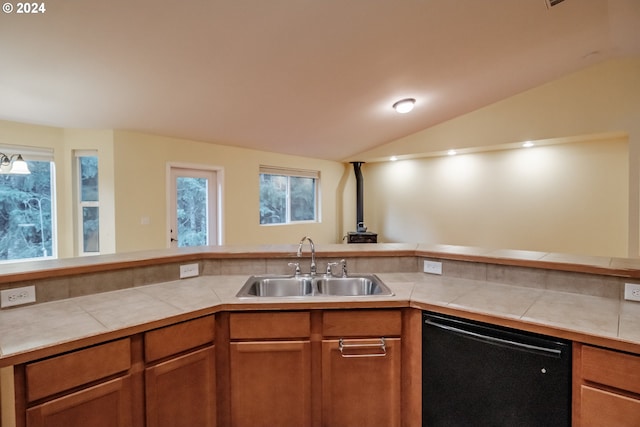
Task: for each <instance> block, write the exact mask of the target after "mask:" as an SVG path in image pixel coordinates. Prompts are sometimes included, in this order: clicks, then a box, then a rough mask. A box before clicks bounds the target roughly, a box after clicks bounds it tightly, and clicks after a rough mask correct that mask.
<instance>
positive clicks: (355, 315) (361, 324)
mask: <svg viewBox="0 0 640 427" xmlns="http://www.w3.org/2000/svg"><path fill="white" fill-rule="evenodd" d="M401 333H402V313H401V311H400V310H335V311H334V310H327V311H325V312H324V313H323V317H322V335H323V336H325V337H358V336H383V337H389V336H395V337H398V336H400V334H401Z"/></svg>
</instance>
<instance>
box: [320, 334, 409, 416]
mask: <svg viewBox="0 0 640 427" xmlns="http://www.w3.org/2000/svg"><path fill="white" fill-rule="evenodd" d="M400 368H401V365H400V338H387V339H345V340H343V341H340V340H324V341H322V425H323V426H326V427H362V426H385V427H395V426H399V425H400V418H401V417H400V385H401V382H400V377H401V370H400Z"/></svg>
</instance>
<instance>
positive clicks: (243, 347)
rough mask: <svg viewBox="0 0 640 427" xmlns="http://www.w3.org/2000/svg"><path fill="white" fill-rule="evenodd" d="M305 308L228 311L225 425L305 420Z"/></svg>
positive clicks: (308, 420)
mask: <svg viewBox="0 0 640 427" xmlns="http://www.w3.org/2000/svg"><path fill="white" fill-rule="evenodd" d="M309 319H310V314H309V312H276V313H232V314H231V315H230V319H229V324H230V338H231V344H230V384H231V399H230V400H231V425H232V426H235V427H243V426H247V427H259V426H265V427H269V426H282V427H286V426H291V427H299V426H309V425H311V397H310V393H311V389H310V383H311V343H310V341H309V336H310V320H309Z"/></svg>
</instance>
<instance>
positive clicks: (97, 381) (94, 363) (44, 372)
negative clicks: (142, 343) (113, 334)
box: [16, 338, 134, 427]
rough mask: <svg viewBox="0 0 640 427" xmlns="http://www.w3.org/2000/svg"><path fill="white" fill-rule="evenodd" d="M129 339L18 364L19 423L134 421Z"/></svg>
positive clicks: (67, 426)
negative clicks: (20, 365) (21, 379)
mask: <svg viewBox="0 0 640 427" xmlns="http://www.w3.org/2000/svg"><path fill="white" fill-rule="evenodd" d="M130 346H131V343H130V340H129V339H128V338H127V339H121V340H117V341H112V342H109V343H106V344H101V345H97V346H94V347H89V348H85V349H82V350H77V351H74V352H71V353H68V354H64V355H61V356H56V357H51V358H48V359H44V360H40V361H37V362H33V363H29V364H27V365H26V366H22V367H20V368H19V369H18V370H17V372H18V377H19V378H24V384H25V386H24V387H17V389H18V390H23V391H24V393H23V394H21V395H20V396H16V403H17V405H18V406H19V407H21V408H25V412H22V411H17V413H16V417H17V420H16V422H17V425H18V426H21V425H26V426H28V427H58V426H60V427H73V426H105V427H107V426H122V427H125V426H130V425H132V420H133V410H134V407H133V402H132V381H131V375H129V374H128V372H129V369H130V367H131V349H130V348H131V347H130Z"/></svg>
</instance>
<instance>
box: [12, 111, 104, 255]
mask: <svg viewBox="0 0 640 427" xmlns="http://www.w3.org/2000/svg"><path fill="white" fill-rule="evenodd" d="M112 139H113V137H112V132H111V131H103V130H73V129H61V128H55V127H49V126H37V125H29V124H23V123H15V122H7V121H0V145H2V144H8V145H19V146H25V147H37V148H51V149H53V153H54V162H55V175H56V189H55V191H56V215H57V216H56V217H57V223H56V231H57V235H58V248H57V249H58V257H60V258H67V257H71V256H74V254H75V253H76V247H75V246H76V245H75V243H76V239H75V235H74V232H75V230H74V221H73V218H74V216H75V214H76V211H75V204H74V197H73V174H72V170H73V161H74V157H73V151H74V150H97V151H98V152H99V154H100V191H101V197H102V196H104V200H102V202H103V206H102V207H101V218H100V227H101V230H100V231H101V233H102V236H101V242H100V244H101V248H102V250H103V252H104V253H110V252H113V251H114V250H115V244H114V211H113V187H112V186H111V183H112V182H113V176H112V170H113V154H112V151H113V150H112V145H113V144H112Z"/></svg>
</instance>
